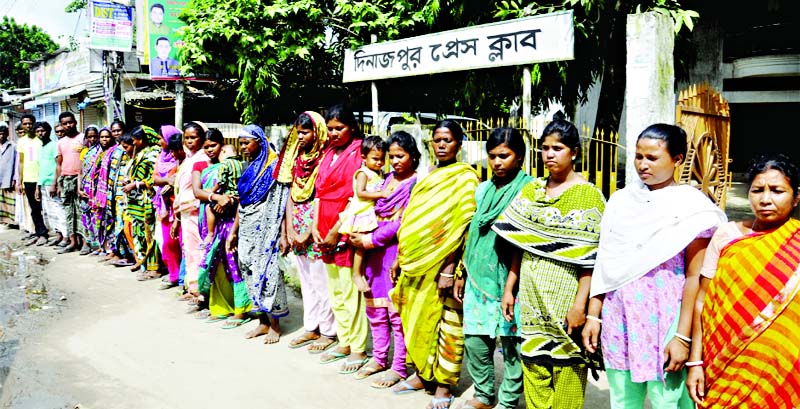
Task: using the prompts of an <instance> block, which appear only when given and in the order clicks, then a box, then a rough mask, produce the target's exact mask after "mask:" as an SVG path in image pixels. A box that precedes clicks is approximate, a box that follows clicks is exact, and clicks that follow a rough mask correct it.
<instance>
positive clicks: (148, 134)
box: [142, 125, 161, 146]
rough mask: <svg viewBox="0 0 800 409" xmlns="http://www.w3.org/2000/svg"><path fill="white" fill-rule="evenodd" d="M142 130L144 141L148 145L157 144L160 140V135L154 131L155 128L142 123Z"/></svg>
mask: <svg viewBox="0 0 800 409" xmlns="http://www.w3.org/2000/svg"><path fill="white" fill-rule="evenodd" d="M142 130H143V131H144V135H145V142H146V143H147V145H148V146H150V145H158V144H159V143H160V142H161V136H160V135H159V134H158V132H156V130H155V129H153V128H151V127H149V126H147V125H142Z"/></svg>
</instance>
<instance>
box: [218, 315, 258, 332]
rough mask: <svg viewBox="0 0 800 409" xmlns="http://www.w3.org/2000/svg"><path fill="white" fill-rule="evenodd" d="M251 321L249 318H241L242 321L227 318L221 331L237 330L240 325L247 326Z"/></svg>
mask: <svg viewBox="0 0 800 409" xmlns="http://www.w3.org/2000/svg"><path fill="white" fill-rule="evenodd" d="M252 320H253V319H252V318H250V317H247V318H242V319H239V318H228V320H227V321H225V325H223V326H222V329H234V328H239V327H241V326H242V325H244V324H247V323H248V322H250V321H252Z"/></svg>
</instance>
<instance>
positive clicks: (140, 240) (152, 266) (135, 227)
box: [122, 125, 161, 281]
mask: <svg viewBox="0 0 800 409" xmlns="http://www.w3.org/2000/svg"><path fill="white" fill-rule="evenodd" d="M131 136H132V137H133V146H134V147H135V148H136V156H135V157H134V159H133V163H132V164H131V168H130V171H129V173H128V175H129V178H128V179H129V182H128V184H126V185H125V187H123V188H122V190H123V191H124V192H125V193H126V194H127V195H128V209H127V212H128V215H129V216H130V217H131V235H132V236H133V245H134V248H133V250H134V255H135V256H136V264H134V265H133V267H131V271H138V274H137V278H136V279H137V280H139V281H144V280H151V279H154V278H160V277H161V253H160V252H159V249H158V246H157V245H156V243H155V239H154V238H153V234H154V232H155V228H156V219H155V210H154V209H153V195H154V191H153V170H154V168H155V163H156V159H157V158H158V153H159V151H160V150H161V149H160V145H159V142H160V139H161V138H160V137H159V136H158V133H157V132H156V130H155V129H153V128H151V127H149V126H146V125H141V126H137V127H136V128H133V130H132V131H131Z"/></svg>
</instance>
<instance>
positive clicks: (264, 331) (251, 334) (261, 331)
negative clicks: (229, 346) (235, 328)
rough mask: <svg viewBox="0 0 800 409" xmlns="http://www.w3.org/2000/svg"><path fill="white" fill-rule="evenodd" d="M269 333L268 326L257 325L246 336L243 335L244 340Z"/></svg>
mask: <svg viewBox="0 0 800 409" xmlns="http://www.w3.org/2000/svg"><path fill="white" fill-rule="evenodd" d="M269 332H270V327H269V325H264V324H258V326H257V327H255V329H253V330H252V331H248V332H247V333H246V334H244V338H245V339H250V338H255V337H257V336H261V335H266V334H268V333H269Z"/></svg>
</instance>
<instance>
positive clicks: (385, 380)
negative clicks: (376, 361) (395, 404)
mask: <svg viewBox="0 0 800 409" xmlns="http://www.w3.org/2000/svg"><path fill="white" fill-rule="evenodd" d="M402 380H403V377H401V376H400V375H398V374H397V372H395V371H388V372H384V373H383V374H381V377H380V378H379V379H378V380H376V381H374V382H372V383H371V384H370V385H369V386H370V387H373V388H375V389H388V388H391V387H392V386H394V385H396V384H397V383H398V382H400V381H402ZM409 386H411V385H409Z"/></svg>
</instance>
